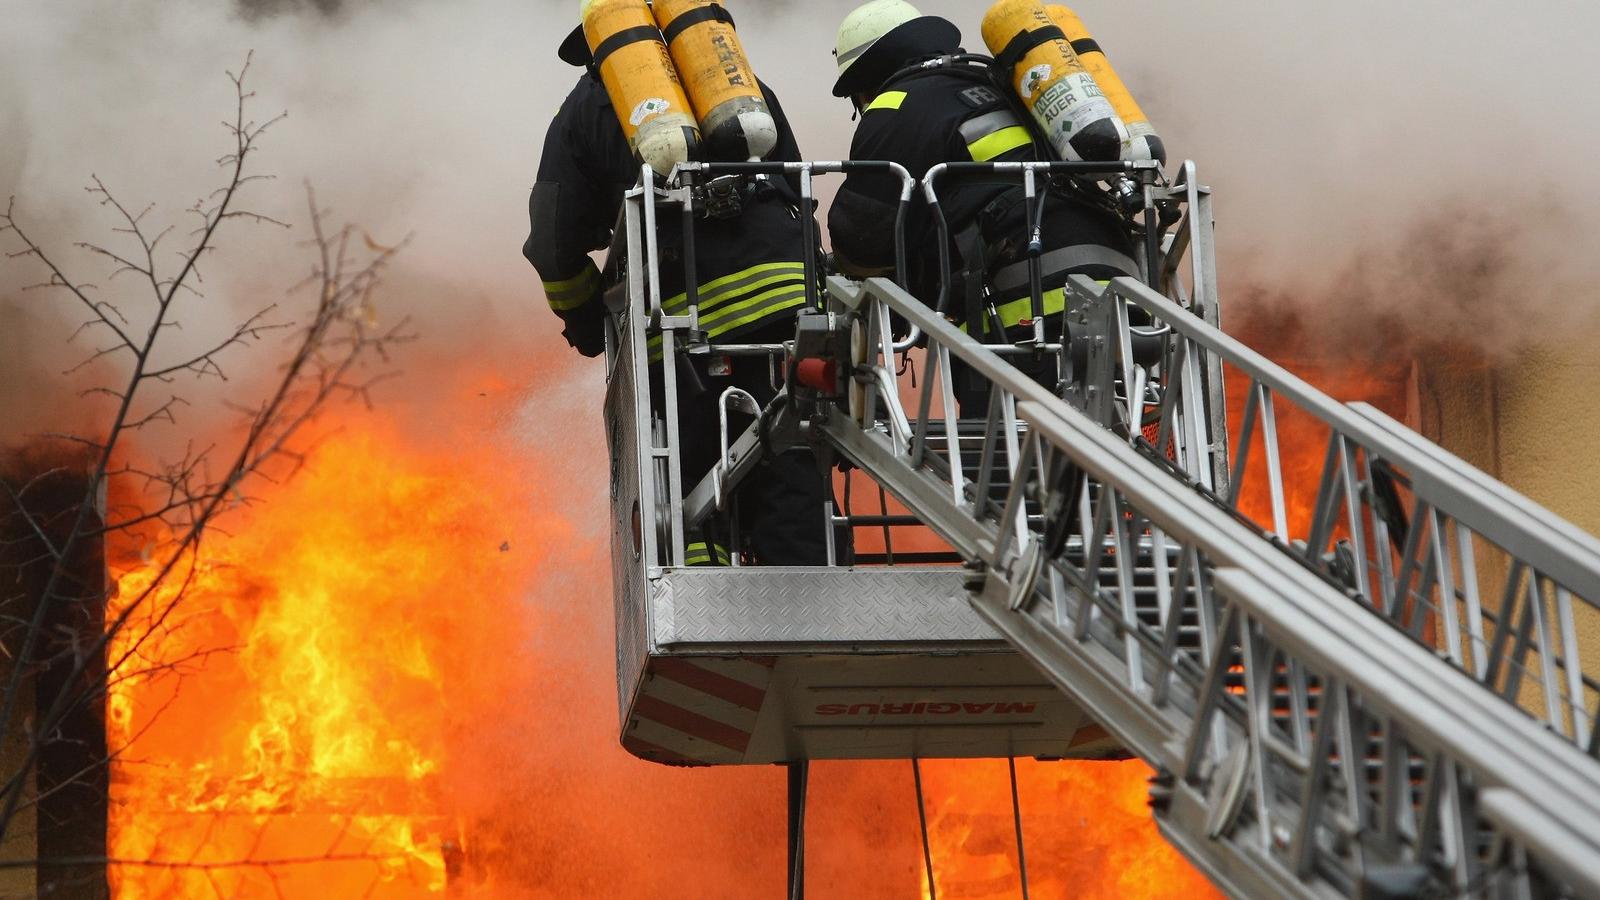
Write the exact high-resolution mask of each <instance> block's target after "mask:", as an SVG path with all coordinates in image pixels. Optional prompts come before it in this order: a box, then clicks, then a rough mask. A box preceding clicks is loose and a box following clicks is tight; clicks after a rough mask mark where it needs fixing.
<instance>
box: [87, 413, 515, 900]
mask: <svg viewBox="0 0 1600 900" xmlns="http://www.w3.org/2000/svg"><path fill="white" fill-rule="evenodd" d="M485 455H486V456H487V454H485ZM492 463H493V460H492V459H481V460H479V459H473V458H471V456H470V455H467V456H466V458H462V457H461V456H454V457H440V456H430V455H428V454H426V453H421V452H417V451H409V452H408V451H406V450H405V449H404V448H403V442H402V441H401V440H400V438H399V436H398V434H397V432H396V431H395V428H394V426H392V425H384V424H381V423H367V425H366V427H364V428H363V429H362V430H361V431H359V432H355V433H346V434H343V435H341V436H339V437H337V438H335V439H334V440H332V441H330V442H328V443H326V444H324V445H323V446H321V447H320V448H319V449H318V450H317V452H316V456H315V459H314V461H313V463H312V464H311V465H310V466H309V468H308V469H306V470H305V471H302V472H300V473H299V474H298V475H297V476H296V477H295V478H293V479H292V480H289V481H288V482H286V483H284V484H282V485H281V486H279V487H277V488H274V489H273V490H272V491H271V494H270V496H268V497H265V498H263V499H264V500H265V503H264V505H263V506H261V507H260V510H259V511H245V512H243V514H242V515H240V516H238V517H237V518H236V519H233V520H230V521H229V523H228V525H227V526H226V527H227V528H228V532H227V533H225V534H221V533H219V534H218V535H216V536H214V537H213V538H212V539H209V540H208V541H207V543H206V544H205V545H204V547H203V549H202V553H201V555H200V558H199V560H198V561H197V562H196V565H195V570H194V577H193V578H192V580H190V583H189V585H188V587H187V589H186V596H184V598H183V599H182V600H181V601H180V602H178V603H176V604H174V603H173V600H174V599H175V598H176V595H177V592H178V590H179V586H180V585H181V584H183V582H184V579H182V578H179V577H174V578H173V579H171V580H170V581H171V583H170V584H168V585H166V586H164V587H163V588H162V589H161V590H160V591H158V592H157V594H155V595H153V596H152V598H151V599H150V601H149V602H148V603H147V604H146V606H145V607H144V608H143V609H142V610H141V611H140V613H139V614H138V615H136V616H135V618H134V619H133V620H132V623H131V627H129V628H128V629H126V630H124V631H123V632H122V633H121V634H120V635H119V636H118V638H117V641H116V643H115V644H114V645H113V646H112V647H111V648H110V653H111V659H113V660H115V659H119V658H121V657H122V656H124V655H125V654H128V653H130V652H134V653H136V654H137V657H136V658H137V659H139V660H141V662H138V663H133V664H131V665H130V667H129V668H128V669H127V670H125V671H134V670H144V671H145V672H147V674H139V675H134V676H133V677H127V678H123V679H119V680H118V682H117V683H116V684H115V686H114V689H113V691H112V693H111V696H110V698H109V700H108V719H109V730H110V737H111V741H112V746H114V747H115V746H123V747H126V749H125V750H124V751H123V755H122V756H121V757H120V758H119V759H118V761H117V763H116V765H115V767H114V771H113V786H112V797H111V800H112V814H111V818H112V821H111V835H112V837H111V841H112V849H111V855H112V857H113V858H115V859H118V860H123V861H128V862H129V863H130V864H127V865H120V866H116V867H114V869H113V872H112V877H113V879H114V884H115V891H116V895H117V896H119V897H123V898H144V897H152V898H153V897H171V896H208V895H211V894H212V892H213V891H215V892H216V894H217V895H220V896H229V897H252V896H291V897H311V896H329V897H343V896H369V897H411V896H424V895H430V894H438V893H440V892H442V891H443V890H444V889H445V886H446V881H447V872H446V861H447V858H448V857H450V856H451V855H452V853H454V852H455V848H456V847H457V846H458V845H459V842H460V840H461V837H460V835H459V834H458V830H459V826H458V824H457V823H456V822H455V821H453V819H452V818H451V815H452V811H451V810H450V809H449V808H448V804H446V803H445V802H444V798H443V797H442V796H441V784H440V780H439V774H440V771H441V769H442V767H443V766H445V765H446V764H448V762H449V759H450V753H449V749H450V748H449V745H448V737H449V734H450V732H451V729H453V728H458V727H460V725H461V724H462V723H460V722H459V721H458V720H457V717H458V716H459V710H458V709H457V708H456V706H455V704H454V703H453V702H452V701H453V698H455V697H457V696H458V695H463V696H468V695H470V693H471V689H472V688H473V686H474V685H473V681H474V677H473V674H472V672H471V670H470V668H467V667H466V665H465V664H466V663H467V659H466V654H468V653H470V651H471V650H472V649H473V648H474V646H475V643H474V638H473V634H472V632H473V630H475V629H477V628H479V627H481V626H482V625H483V624H484V623H483V622H482V615H483V613H484V612H485V611H486V610H488V609H491V608H492V609H504V606H505V602H506V598H511V597H513V596H515V592H516V589H517V588H518V586H519V585H520V584H522V583H523V582H524V581H525V579H526V575H527V572H528V567H529V566H530V565H532V564H535V563H536V562H537V560H538V558H539V555H540V554H539V553H538V551H537V549H536V547H533V546H521V541H518V544H519V546H518V547H517V548H516V550H517V552H516V553H512V552H510V551H511V549H512V548H511V547H510V545H509V543H508V542H507V541H508V536H509V535H510V534H511V533H512V532H513V531H514V530H516V531H520V532H521V533H522V534H528V533H529V529H528V527H527V524H528V523H527V522H526V521H524V520H525V519H526V518H527V517H526V515H519V514H518V513H516V512H515V509H516V505H515V504H511V503H507V502H504V501H503V499H502V498H501V497H500V496H497V494H496V493H495V491H496V488H497V487H499V488H501V489H504V488H505V487H506V484H505V479H504V478H503V477H500V478H496V476H495V474H494V473H493V471H492V470H490V469H489V468H487V467H488V466H490V465H492ZM464 476H465V477H464ZM151 576H152V572H151V570H150V568H149V566H148V565H143V566H136V567H134V568H131V569H129V570H127V571H125V572H122V573H121V574H120V575H119V577H118V579H117V582H118V596H119V597H120V598H123V599H124V600H126V599H127V598H132V597H136V596H138V595H139V594H140V593H141V592H142V589H143V588H144V587H145V586H146V585H147V584H148V583H149V579H150V578H151ZM483 598H488V601H489V602H482V601H483ZM169 610H170V615H168V612H169ZM112 612H113V614H114V613H115V612H116V601H113V610H112ZM518 624H519V623H518V622H516V621H509V622H504V623H501V624H500V625H499V627H500V628H501V629H502V630H503V631H502V633H507V632H514V630H515V628H516V627H517V626H518ZM144 862H148V863H152V864H149V865H144V864H139V863H144ZM156 863H159V864H161V865H156ZM166 863H176V864H178V865H176V866H175V867H168V866H167V865H165V864H166ZM275 891H276V892H277V893H276V894H275V893H274V892H275Z"/></svg>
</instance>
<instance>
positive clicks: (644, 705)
mask: <svg viewBox="0 0 1600 900" xmlns="http://www.w3.org/2000/svg"><path fill="white" fill-rule="evenodd" d="M647 690H648V688H647ZM633 714H634V715H636V716H639V717H640V718H644V719H649V720H650V721H652V722H658V723H660V724H662V725H665V726H667V727H668V728H672V729H675V730H677V731H681V732H683V733H684V734H687V735H692V736H694V737H697V738H700V739H701V740H705V741H710V742H711V743H713V744H717V745H719V746H722V747H726V748H728V749H729V750H732V751H733V752H735V753H743V752H744V750H745V748H746V747H748V746H750V735H749V734H748V733H747V732H743V731H740V730H739V729H737V728H734V727H733V726H731V725H724V724H722V723H721V722H718V721H717V720H716V719H708V718H706V717H705V716H702V715H700V714H699V713H694V712H690V711H689V710H687V709H684V708H683V707H681V706H674V705H673V704H671V703H668V702H666V701H664V700H658V699H656V698H655V697H652V696H650V695H649V694H641V695H640V696H639V699H638V700H636V701H634V704H633Z"/></svg>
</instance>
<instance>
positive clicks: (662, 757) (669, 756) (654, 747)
mask: <svg viewBox="0 0 1600 900" xmlns="http://www.w3.org/2000/svg"><path fill="white" fill-rule="evenodd" d="M622 747H623V749H625V750H627V751H628V752H629V753H632V754H633V755H634V756H637V757H640V758H641V759H647V760H649V761H651V762H660V763H670V764H671V765H674V766H709V765H711V764H710V763H708V762H706V761H705V760H703V759H691V758H690V757H687V756H684V755H683V754H682V753H679V752H678V751H676V750H668V749H667V748H666V747H662V746H660V745H659V744H652V743H650V742H649V741H647V740H644V739H643V738H637V737H634V736H633V735H631V734H628V735H623V737H622Z"/></svg>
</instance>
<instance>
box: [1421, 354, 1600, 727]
mask: <svg viewBox="0 0 1600 900" xmlns="http://www.w3.org/2000/svg"><path fill="white" fill-rule="evenodd" d="M1596 341H1600V326H1597V327H1585V328H1579V329H1574V330H1572V331H1569V332H1568V333H1566V334H1564V335H1563V339H1562V341H1561V343H1560V345H1559V346H1557V345H1554V344H1549V345H1545V346H1539V347H1533V348H1530V349H1528V350H1526V351H1525V352H1522V353H1519V354H1517V355H1516V356H1515V357H1514V358H1513V359H1510V360H1497V361H1496V362H1495V363H1494V364H1493V365H1490V364H1488V363H1486V362H1472V361H1459V360H1457V361H1451V362H1439V361H1428V362H1424V363H1419V365H1418V366H1417V367H1415V368H1414V370H1413V372H1414V375H1413V384H1412V394H1413V400H1412V401H1411V402H1412V403H1414V404H1415V407H1416V413H1417V415H1416V417H1415V422H1416V425H1420V428H1419V430H1421V431H1422V432H1423V433H1424V434H1426V435H1427V436H1428V437H1430V438H1432V439H1434V440H1435V441H1437V442H1439V443H1440V444H1441V445H1442V446H1444V447H1445V448H1446V449H1448V450H1450V451H1451V452H1453V453H1455V454H1456V455H1457V456H1460V457H1462V458H1463V459H1465V460H1466V461H1467V462H1470V463H1472V464H1473V465H1475V466H1477V467H1478V468H1480V469H1483V470H1484V471H1486V472H1488V473H1490V474H1491V475H1494V476H1496V477H1497V478H1499V479H1500V480H1502V481H1504V482H1505V483H1506V484H1507V485H1509V486H1510V487H1512V488H1514V489H1515V490H1517V491H1519V492H1521V493H1523V494H1525V495H1526V496H1528V497H1529V498H1531V499H1532V500H1534V501H1535V502H1537V503H1539V504H1540V505H1542V506H1544V507H1546V508H1547V509H1549V510H1550V511H1551V512H1553V513H1554V514H1555V515H1556V516H1559V517H1561V518H1563V519H1566V520H1567V521H1568V522H1571V523H1572V524H1573V525H1576V526H1577V527H1579V528H1581V529H1583V530H1584V531H1587V532H1589V533H1590V534H1591V535H1600V352H1597V349H1596V346H1597V345H1596V343H1595V342H1596ZM1483 574H1485V575H1488V574H1491V573H1489V572H1484V573H1483ZM1494 574H1503V573H1501V572H1496V573H1494ZM1589 599H1590V600H1591V601H1594V602H1600V597H1593V598H1589ZM1575 618H1576V623H1575V624H1576V628H1577V631H1578V648H1579V653H1580V654H1581V656H1582V657H1583V658H1584V660H1585V662H1584V666H1583V668H1584V669H1585V671H1587V672H1589V673H1591V674H1600V612H1596V611H1594V610H1592V609H1589V608H1587V607H1585V606H1583V605H1582V604H1579V606H1578V609H1577V615H1576V616H1575ZM1537 697H1538V695H1537V694H1536V693H1533V692H1531V691H1530V690H1529V689H1527V688H1525V689H1524V691H1523V694H1522V700H1523V702H1525V703H1526V702H1529V701H1530V700H1537ZM1585 702H1586V706H1587V709H1588V710H1589V716H1590V717H1591V719H1592V717H1593V715H1594V710H1595V707H1596V704H1597V703H1600V697H1597V695H1596V694H1595V692H1594V691H1588V692H1587V696H1586V698H1585Z"/></svg>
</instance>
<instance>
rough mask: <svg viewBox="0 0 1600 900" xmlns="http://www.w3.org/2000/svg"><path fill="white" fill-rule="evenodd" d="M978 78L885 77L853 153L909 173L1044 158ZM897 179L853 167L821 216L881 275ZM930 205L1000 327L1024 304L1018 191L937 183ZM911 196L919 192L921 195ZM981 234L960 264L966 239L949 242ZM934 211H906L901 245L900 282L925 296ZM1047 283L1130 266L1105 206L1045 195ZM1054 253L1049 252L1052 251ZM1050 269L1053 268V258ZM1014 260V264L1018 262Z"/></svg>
mask: <svg viewBox="0 0 1600 900" xmlns="http://www.w3.org/2000/svg"><path fill="white" fill-rule="evenodd" d="M986 82H987V79H985V78H983V77H981V76H975V75H974V74H972V73H971V72H967V73H963V72H962V71H960V70H949V69H938V68H935V69H928V70H913V71H911V72H909V73H903V74H902V75H900V76H897V77H896V78H894V79H891V80H890V81H889V82H888V83H887V84H885V85H884V86H883V87H882V88H881V89H880V90H879V91H878V93H877V94H876V96H875V97H874V98H873V99H872V100H871V101H870V102H869V103H867V104H866V106H865V108H864V109H863V111H862V115H861V123H860V125H859V126H858V127H857V129H856V133H855V137H854V139H853V141H852V143H851V147H850V158H851V159H886V160H892V161H894V162H898V163H900V164H901V165H903V166H905V167H906V169H907V170H909V171H910V173H911V174H912V175H913V176H915V177H916V178H918V179H921V178H922V177H923V176H924V175H926V174H927V172H928V170H929V169H931V168H933V166H935V165H937V164H938V163H943V162H967V161H975V162H988V161H1017V160H1034V159H1041V158H1047V157H1043V156H1041V155H1040V154H1039V153H1038V152H1037V150H1036V148H1035V145H1034V142H1033V139H1032V135H1031V132H1030V131H1029V129H1027V128H1025V127H1024V126H1023V123H1022V121H1021V120H1020V118H1019V117H1018V113H1016V112H1014V111H1013V106H1012V104H1011V103H1009V102H1007V101H1006V99H1005V98H1004V97H1003V96H1002V95H1001V94H1000V93H999V89H998V88H997V87H995V86H993V85H992V84H989V83H986ZM899 191H900V185H899V182H898V181H897V180H896V179H894V178H893V177H891V176H888V175H883V174H878V173H852V174H851V175H850V176H849V177H848V178H846V179H845V182H844V184H843V185H842V186H841V187H840V189H839V193H838V196H837V197H836V198H835V199H834V202H833V206H832V208H831V209H830V210H829V213H828V230H829V232H830V234H831V236H832V240H833V249H834V252H835V253H836V255H837V256H838V257H839V258H841V259H842V260H843V261H844V262H845V263H846V264H847V265H848V266H850V267H853V268H855V269H856V270H858V271H862V270H865V271H887V270H889V269H890V268H892V266H893V265H894V243H893V236H894V220H895V212H896V206H897V200H898V197H899ZM938 194H939V200H940V206H941V207H942V208H943V210H944V213H945V218H946V222H947V223H948V225H949V229H950V235H951V239H952V241H951V242H952V247H951V251H952V255H951V259H952V260H953V261H954V262H955V264H956V265H957V266H960V265H963V264H965V265H967V266H969V267H974V266H975V268H976V269H977V270H978V276H977V277H980V278H982V279H983V280H984V281H985V282H986V286H985V287H986V290H988V292H989V294H990V299H991V300H993V301H994V302H995V303H996V304H997V306H998V308H999V314H1000V317H1001V319H1002V320H1003V321H1004V323H1005V325H1006V326H1007V327H1009V326H1012V325H1014V324H1016V323H1017V322H1018V321H1020V320H1021V319H1022V318H1025V317H1026V316H1027V314H1028V312H1029V304H1028V302H1027V301H1026V299H1023V300H1021V301H1020V302H1018V300H1017V298H1025V297H1026V295H1027V282H1026V278H1025V275H1023V277H1022V279H1021V280H1020V281H1019V280H1018V275H1019V273H1020V272H1025V266H1026V263H1025V261H1024V251H1025V247H1026V229H1025V227H1024V226H1025V223H1024V215H1023V213H1024V209H1023V200H1022V190H1021V188H1019V187H1017V186H1016V182H1015V180H1012V181H1009V182H1007V183H1001V184H995V183H988V184H984V183H975V182H970V181H966V182H957V181H955V180H953V179H949V178H947V179H945V180H942V181H941V182H940V184H939V186H938ZM919 195H920V192H919ZM974 227H976V229H977V232H976V233H977V235H978V236H979V237H980V238H981V244H982V246H981V253H982V255H983V256H984V259H983V260H981V261H974V260H970V259H968V260H965V261H963V259H962V257H963V254H964V253H965V254H969V255H970V254H971V253H972V252H973V247H972V244H971V242H967V245H966V246H965V247H963V246H962V244H961V242H960V241H958V240H957V239H958V238H959V237H961V236H962V235H972V234H973V233H974V232H973V231H971V229H973V228H974ZM937 240H938V237H937V231H936V229H935V226H934V222H933V219H932V217H931V216H930V215H929V214H928V211H927V209H926V208H925V207H923V206H922V205H921V204H920V203H918V204H916V205H915V206H914V207H913V209H912V212H911V216H910V219H909V222H908V226H907V243H908V246H910V247H913V248H925V249H923V250H922V251H921V252H917V253H913V254H912V258H911V260H910V272H909V278H910V281H911V284H909V285H907V287H908V288H909V289H910V290H911V291H912V292H913V293H914V294H915V295H916V296H917V297H919V298H921V299H923V300H924V302H927V303H930V304H931V303H933V302H934V299H935V296H936V294H937V289H938V286H939V274H940V273H939V272H938V268H937V267H938V257H937V254H936V252H935V251H933V250H932V249H926V248H934V247H937V246H938V244H937V243H936V241H937ZM1044 243H1045V248H1046V250H1047V253H1046V267H1045V274H1046V282H1045V287H1046V288H1051V287H1057V286H1059V285H1061V284H1064V283H1065V281H1066V276H1067V274H1069V273H1084V274H1089V275H1091V276H1092V277H1095V278H1109V277H1115V276H1117V275H1124V274H1137V264H1136V263H1135V262H1134V260H1133V258H1132V253H1133V250H1132V247H1131V245H1130V242H1129V239H1128V237H1127V235H1126V233H1125V230H1124V228H1123V227H1122V225H1121V223H1120V222H1119V221H1118V220H1117V218H1116V216H1115V214H1113V213H1111V212H1110V211H1109V210H1104V209H1101V208H1098V207H1097V206H1095V205H1093V204H1091V203H1088V202H1085V201H1083V200H1080V199H1076V198H1074V197H1072V196H1057V195H1055V194H1052V195H1051V197H1050V198H1049V199H1048V201H1047V203H1046V205H1045V221H1044ZM1051 252H1054V254H1055V255H1054V256H1053V257H1052V256H1051ZM1052 259H1053V260H1055V261H1056V262H1058V263H1061V264H1060V265H1052V264H1051V262H1050V261H1051V260H1052ZM1019 263H1020V264H1021V266H1020V268H1019ZM1061 304H1062V300H1061V292H1060V291H1059V290H1056V291H1053V292H1052V295H1051V296H1048V297H1047V298H1046V312H1047V313H1052V312H1059V311H1060V310H1061V308H1062V306H1061ZM946 311H947V312H948V313H949V314H950V316H951V318H953V319H954V320H956V321H958V322H963V321H965V319H966V312H967V310H966V307H965V306H964V305H963V303H962V302H961V298H959V297H957V298H953V302H947V306H946Z"/></svg>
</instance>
